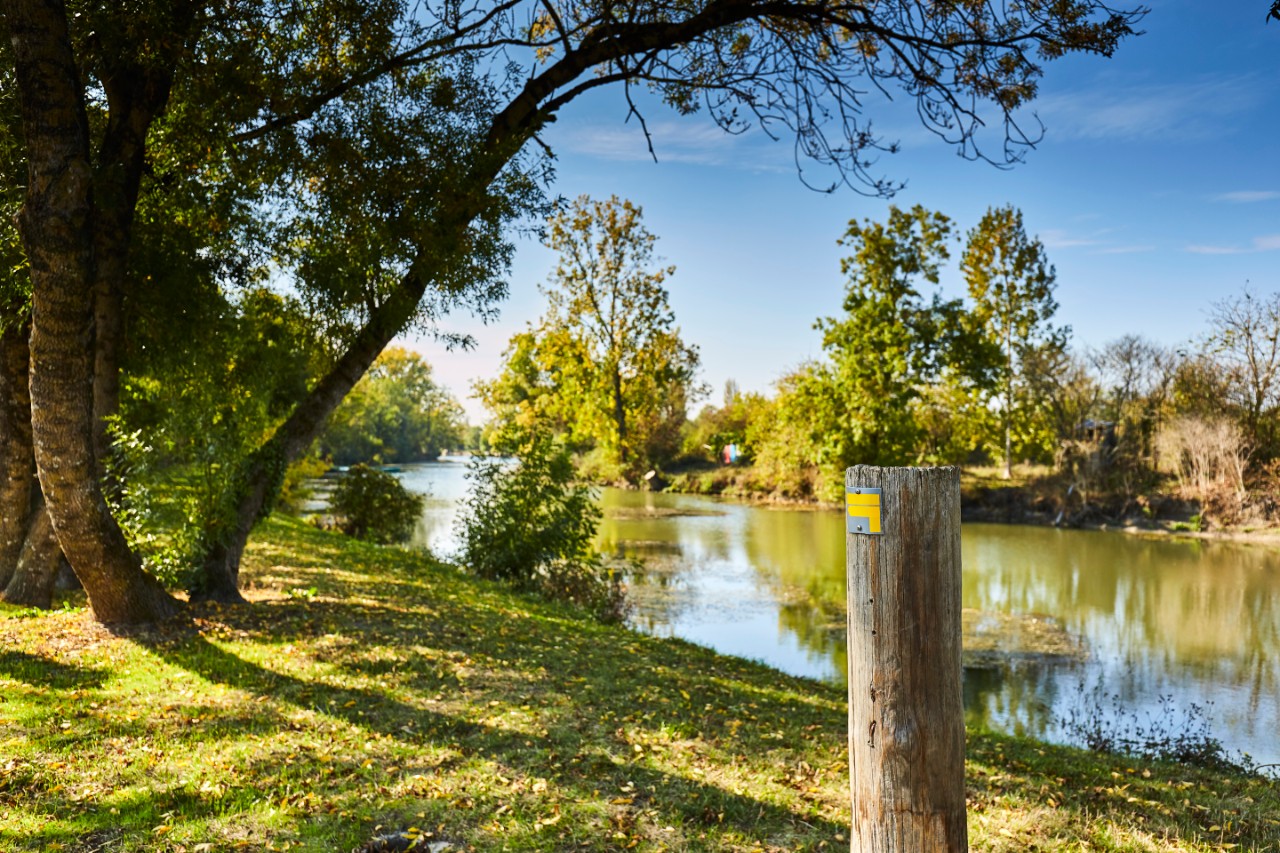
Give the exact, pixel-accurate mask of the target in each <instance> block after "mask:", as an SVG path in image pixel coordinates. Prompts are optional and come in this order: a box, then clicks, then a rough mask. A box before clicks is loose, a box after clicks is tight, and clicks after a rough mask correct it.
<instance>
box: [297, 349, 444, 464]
mask: <svg viewBox="0 0 1280 853" xmlns="http://www.w3.org/2000/svg"><path fill="white" fill-rule="evenodd" d="M464 429H465V426H464V423H463V415H462V407H461V406H460V405H458V402H457V400H455V399H454V398H453V397H452V395H450V394H449V393H448V392H447V391H446V390H445V389H443V388H441V387H440V386H439V385H437V384H436V382H435V380H434V378H433V377H432V375H431V366H430V365H429V364H427V362H426V361H425V360H424V359H423V358H422V356H420V355H418V354H417V353H415V352H411V351H409V350H406V349H403V348H401V347H390V348H388V349H386V350H384V351H383V352H382V354H381V355H379V356H378V360H377V361H375V362H374V363H373V367H371V368H370V369H369V372H368V373H366V374H365V375H364V377H362V378H361V379H360V381H359V382H357V383H356V385H355V387H354V388H352V389H351V393H349V394H348V395H347V397H346V399H345V400H343V401H342V404H341V405H340V406H338V408H337V410H336V411H335V412H334V413H333V414H332V415H331V416H330V418H329V424H328V426H327V427H326V429H325V431H324V433H323V434H322V435H321V436H320V439H319V445H320V454H321V455H322V456H327V457H329V458H331V459H332V460H333V462H334V463H335V464H337V465H352V464H354V463H357V462H415V461H421V460H430V459H435V458H437V457H438V456H439V455H440V453H441V452H442V451H444V450H447V449H457V448H459V447H461V446H462V444H463V443H464V441H465V440H466V439H465V437H464V435H463V432H464Z"/></svg>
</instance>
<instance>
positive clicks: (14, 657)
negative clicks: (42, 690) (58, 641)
mask: <svg viewBox="0 0 1280 853" xmlns="http://www.w3.org/2000/svg"><path fill="white" fill-rule="evenodd" d="M0 675H5V676H7V677H9V678H13V679H16V680H18V681H25V682H26V683H27V684H30V685H31V686H32V687H47V688H50V689H51V690H88V689H90V688H94V687H101V686H102V683H103V682H104V681H105V680H106V673H105V672H103V671H102V670H100V669H95V668H93V667H87V666H78V665H75V664H68V663H63V662H61V661H57V660H53V659H52V658H47V657H45V656H43V655H33V654H30V653H28V652H21V651H16V650H12V649H4V650H0Z"/></svg>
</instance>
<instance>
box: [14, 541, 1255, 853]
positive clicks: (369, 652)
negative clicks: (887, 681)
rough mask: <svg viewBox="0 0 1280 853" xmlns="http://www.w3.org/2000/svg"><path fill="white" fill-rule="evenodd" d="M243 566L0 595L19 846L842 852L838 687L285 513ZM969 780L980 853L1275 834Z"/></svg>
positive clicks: (1017, 782)
mask: <svg viewBox="0 0 1280 853" xmlns="http://www.w3.org/2000/svg"><path fill="white" fill-rule="evenodd" d="M244 574H245V577H246V579H247V581H248V585H249V590H248V595H249V596H250V598H251V599H252V603H251V604H250V605H249V606H246V607H239V608H231V609H218V608H216V607H212V606H209V607H201V608H193V609H192V610H191V611H190V612H189V614H188V616H187V617H186V618H185V619H183V620H179V621H176V622H174V623H172V624H169V625H166V626H164V627H162V628H161V629H159V630H156V631H151V632H147V633H139V634H135V635H132V636H115V635H112V634H110V633H108V632H106V631H104V630H103V629H101V628H99V627H97V626H96V625H94V624H93V622H92V621H91V620H90V618H89V616H88V614H87V613H86V612H84V611H83V610H79V611H72V612H55V613H52V614H50V615H47V616H39V617H36V616H32V615H30V614H29V613H26V612H22V611H12V610H11V611H0V721H3V726H0V814H3V815H4V818H3V820H0V849H4V850H9V849H13V850H32V851H34V850H67V851H73V850H74V851H90V850H93V851H97V850H125V851H143V850H146V851H150V850H169V851H175V852H176V851H190V852H191V853H194V852H195V851H221V850H236V849H250V850H313V851H347V850H351V849H353V848H355V847H357V846H359V845H361V844H363V843H365V842H368V841H369V840H370V839H372V838H374V837H375V836H378V835H394V834H397V833H399V835H398V836H397V837H399V838H401V839H409V838H421V839H424V840H433V841H435V840H448V841H451V842H453V843H454V845H455V847H454V849H455V850H460V849H474V850H537V851H544V850H622V849H636V850H654V851H657V850H744V851H746V850H775V851H790V850H839V849H844V848H847V847H848V829H847V827H848V824H849V821H850V809H849V802H848V771H847V767H846V751H845V750H846V747H845V725H846V723H845V700H844V695H843V693H842V692H841V691H839V690H836V689H834V688H831V687H829V686H826V685H822V684H818V683H816V682H812V681H807V680H804V679H797V678H791V677H788V676H784V675H781V674H779V673H777V672H775V671H773V670H769V669H767V668H765V667H763V666H759V665H756V664H752V663H747V662H743V661H740V660H737V659H734V658H726V657H721V656H718V655H716V654H714V653H712V652H710V651H707V650H704V649H701V648H698V647H696V646H692V645H690V644H687V643H683V642H680V641H672V640H660V639H654V638H650V637H645V636H642V635H639V634H636V633H633V632H631V631H628V630H625V629H620V628H611V627H604V626H601V625H598V624H596V623H593V622H590V621H585V620H583V619H581V618H580V617H579V616H577V615H576V614H575V613H573V612H571V611H568V610H565V609H562V608H559V607H556V606H552V605H547V604H543V603H539V602H535V601H532V600H530V599H526V598H523V597H520V596H516V595H513V594H511V593H509V592H507V591H506V590H504V589H502V588H500V587H497V586H494V585H491V584H487V583H481V582H476V581H474V580H471V579H469V578H467V577H465V576H463V575H462V574H460V573H459V572H458V571H457V570H456V569H453V568H451V567H448V566H444V565H440V564H437V563H435V562H434V561H432V560H431V559H430V558H428V557H426V556H423V555H420V554H413V553H410V552H406V551H401V550H398V549H384V548H378V547H376V546H371V545H366V544H363V543H359V542H354V541H351V540H347V539H344V538H342V537H340V536H337V535H334V534H326V533H321V532H319V531H315V530H313V529H310V528H308V527H306V526H305V525H302V524H300V523H298V522H295V521H290V520H283V519H273V520H271V521H270V522H268V523H267V524H266V525H265V527H264V528H263V530H262V531H261V532H260V533H259V535H258V536H257V537H256V540H255V543H254V545H253V547H252V548H251V551H250V553H249V555H248V557H247V560H246V565H245V567H244ZM5 617H8V618H5ZM968 786H969V791H968V793H969V801H970V823H971V831H970V838H971V844H972V846H973V848H974V849H977V850H1009V851H1013V850H1029V849H1043V850H1085V849H1091V850H1219V849H1224V848H1225V849H1229V848H1228V847H1227V845H1232V844H1235V845H1238V849H1247V850H1280V822H1277V818H1276V816H1277V815H1280V793H1278V792H1277V790H1276V785H1275V783H1272V782H1267V781H1265V780H1262V779H1257V778H1249V777H1236V776H1230V775H1223V774H1217V773H1209V772H1206V771H1200V770H1194V769H1190V768H1185V767H1179V766H1176V765H1155V764H1143V763H1133V762H1125V761H1123V760H1120V759H1111V758H1100V757H1098V756H1094V755H1091V754H1087V753H1083V752H1080V751H1076V750H1070V749H1062V748H1056V747H1047V746H1044V745H1041V744H1036V743H1034V742H1029V741H1022V740H1018V739H1013V738H1005V737H996V736H991V735H985V734H977V733H971V736H970V750H969V765H968Z"/></svg>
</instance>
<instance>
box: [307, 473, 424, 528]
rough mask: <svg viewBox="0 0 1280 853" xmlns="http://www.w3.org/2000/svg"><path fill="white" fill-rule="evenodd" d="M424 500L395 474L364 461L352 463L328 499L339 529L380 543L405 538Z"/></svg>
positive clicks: (418, 516)
mask: <svg viewBox="0 0 1280 853" xmlns="http://www.w3.org/2000/svg"><path fill="white" fill-rule="evenodd" d="M425 503H426V499H425V498H423V497H422V496H421V495H415V494H413V493H412V492H410V491H409V490H408V489H406V488H405V487H404V486H403V485H401V484H400V481H399V480H398V479H396V478H395V476H393V475H391V474H388V473H386V472H385V471H379V470H378V469H377V468H370V467H369V466H368V465H352V466H351V468H349V469H348V470H347V473H346V474H344V475H343V477H342V479H341V480H340V481H338V485H337V487H336V488H335V489H334V490H333V496H332V497H331V498H330V500H329V505H330V507H331V508H332V509H333V512H334V514H335V515H336V516H337V517H338V519H339V521H338V525H339V527H341V528H342V532H343V533H346V534H347V535H348V536H354V537H356V538H357V539H367V540H369V541H371V542H379V543H382V544H394V543H397V542H406V541H408V539H409V537H410V536H412V535H413V527H414V525H415V524H417V522H418V519H419V518H421V517H422V507H423V506H424V505H425Z"/></svg>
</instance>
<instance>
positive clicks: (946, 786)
mask: <svg viewBox="0 0 1280 853" xmlns="http://www.w3.org/2000/svg"><path fill="white" fill-rule="evenodd" d="M868 489H871V490H875V489H879V490H880V494H879V495H878V499H874V498H873V497H872V495H871V494H870V493H869V492H868V491H867V490H868ZM845 492H846V495H847V497H846V504H847V507H848V512H847V518H848V529H849V531H850V532H848V533H847V534H846V537H845V538H846V544H847V548H848V580H849V759H850V782H851V789H852V795H853V832H852V836H851V840H852V849H853V850H854V851H862V853H890V851H892V852H893V853H902V851H913V853H915V851H919V853H940V851H946V853H960V851H965V850H967V849H968V829H967V817H966V814H965V790H964V705H963V698H962V693H961V684H960V677H961V668H960V635H961V632H960V606H961V605H960V602H961V599H960V584H961V575H960V470H959V469H958V468H875V467H871V466H866V465H858V466H855V467H853V468H850V469H848V470H847V471H846V472H845ZM859 525H861V526H862V527H863V528H864V530H865V529H866V528H868V527H870V528H871V532H859V531H858V530H857V528H858V526H859ZM877 528H878V529H879V530H881V531H883V532H882V533H881V534H879V535H875V533H874V531H875V529H877Z"/></svg>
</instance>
